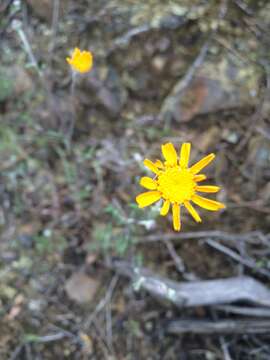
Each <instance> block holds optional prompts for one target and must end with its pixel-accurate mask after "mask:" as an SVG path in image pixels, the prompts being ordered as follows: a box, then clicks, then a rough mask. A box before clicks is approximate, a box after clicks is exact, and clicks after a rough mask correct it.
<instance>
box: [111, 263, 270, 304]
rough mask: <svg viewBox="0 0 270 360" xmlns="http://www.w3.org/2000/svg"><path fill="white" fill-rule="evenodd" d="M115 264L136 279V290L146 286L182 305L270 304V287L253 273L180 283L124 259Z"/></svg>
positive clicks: (120, 272)
mask: <svg viewBox="0 0 270 360" xmlns="http://www.w3.org/2000/svg"><path fill="white" fill-rule="evenodd" d="M111 267H112V268H113V269H115V270H116V271H117V272H118V273H119V274H121V275H124V276H127V277H129V278H130V279H132V280H133V286H134V289H135V290H140V289H143V290H146V291H147V292H148V293H150V294H151V295H152V296H154V297H155V298H157V299H160V300H166V301H169V302H171V303H173V304H174V305H176V306H177V307H180V308H182V307H193V306H205V305H216V304H226V303H231V302H235V301H249V302H251V303H255V304H258V305H262V306H269V307H270V290H269V289H267V288H266V287H265V286H264V285H262V284H261V283H260V282H259V281H257V280H255V279H253V278H251V277H249V276H238V277H231V278H227V279H217V280H206V281H192V282H181V283H178V282H175V281H172V280H170V279H167V278H164V277H160V276H156V275H153V274H152V273H151V272H150V271H149V270H147V269H143V268H138V267H134V266H132V264H129V263H127V262H124V261H115V262H114V263H113V264H111Z"/></svg>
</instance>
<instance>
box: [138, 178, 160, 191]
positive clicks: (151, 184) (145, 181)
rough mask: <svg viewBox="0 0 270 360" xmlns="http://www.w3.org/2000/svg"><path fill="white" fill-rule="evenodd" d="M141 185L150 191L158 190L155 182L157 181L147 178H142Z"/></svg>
mask: <svg viewBox="0 0 270 360" xmlns="http://www.w3.org/2000/svg"><path fill="white" fill-rule="evenodd" d="M140 185H141V186H143V187H145V188H146V189H148V190H155V189H156V188H157V183H156V182H155V180H153V179H151V178H150V177H147V176H144V177H142V178H141V181H140Z"/></svg>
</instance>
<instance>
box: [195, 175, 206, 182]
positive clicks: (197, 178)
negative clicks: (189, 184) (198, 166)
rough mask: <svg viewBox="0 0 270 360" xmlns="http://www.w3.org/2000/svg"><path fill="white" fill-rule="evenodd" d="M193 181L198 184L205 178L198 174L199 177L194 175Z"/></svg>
mask: <svg viewBox="0 0 270 360" xmlns="http://www.w3.org/2000/svg"><path fill="white" fill-rule="evenodd" d="M193 179H194V181H196V182H200V181H203V180H205V179H206V176H205V175H204V174H200V175H194V178H193Z"/></svg>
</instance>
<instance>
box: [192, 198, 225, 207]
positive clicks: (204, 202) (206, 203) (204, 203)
mask: <svg viewBox="0 0 270 360" xmlns="http://www.w3.org/2000/svg"><path fill="white" fill-rule="evenodd" d="M191 200H192V201H193V202H194V203H195V204H197V205H199V206H200V207H202V208H204V209H207V210H211V211H217V210H220V209H224V208H225V205H224V204H222V203H220V202H218V201H214V200H210V199H206V198H204V197H202V196H199V195H193V197H192V198H191Z"/></svg>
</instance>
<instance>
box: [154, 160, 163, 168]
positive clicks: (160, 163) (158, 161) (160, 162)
mask: <svg viewBox="0 0 270 360" xmlns="http://www.w3.org/2000/svg"><path fill="white" fill-rule="evenodd" d="M155 165H156V167H158V168H159V169H164V165H163V163H162V161H160V160H156V161H155Z"/></svg>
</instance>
